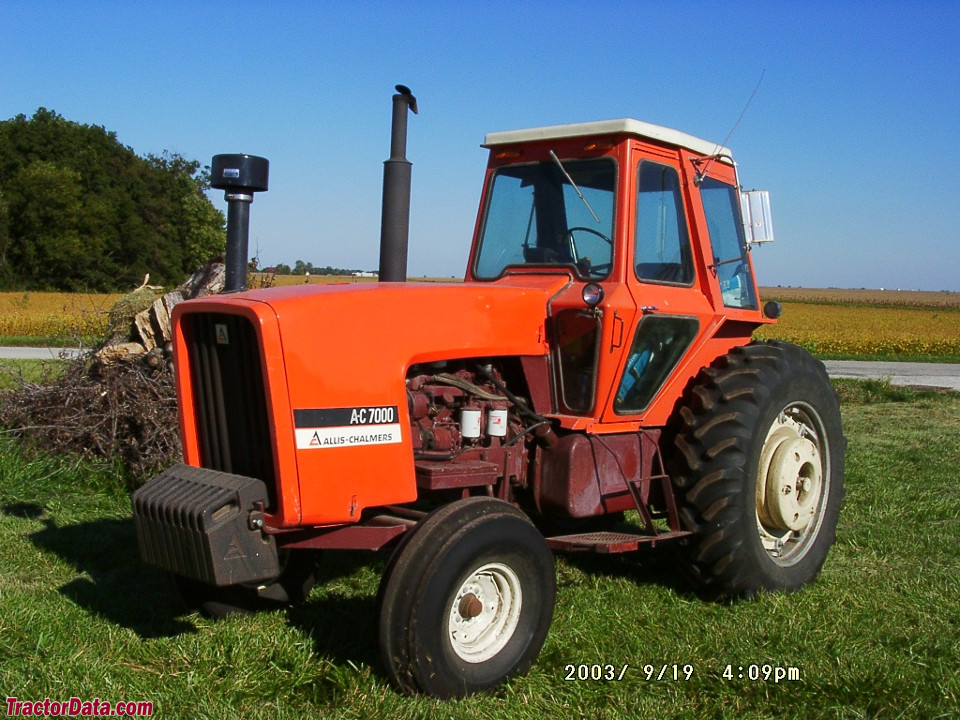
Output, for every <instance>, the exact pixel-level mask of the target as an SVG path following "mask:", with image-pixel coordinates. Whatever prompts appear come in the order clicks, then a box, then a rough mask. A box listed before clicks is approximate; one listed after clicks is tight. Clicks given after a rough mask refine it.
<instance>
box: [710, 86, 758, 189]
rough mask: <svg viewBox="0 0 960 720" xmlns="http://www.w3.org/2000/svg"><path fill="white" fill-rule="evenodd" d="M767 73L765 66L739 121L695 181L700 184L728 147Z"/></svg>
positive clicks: (718, 146) (715, 150) (715, 149)
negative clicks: (722, 150) (723, 150)
mask: <svg viewBox="0 0 960 720" xmlns="http://www.w3.org/2000/svg"><path fill="white" fill-rule="evenodd" d="M766 74H767V69H766V68H764V69H763V70H761V71H760V79H759V80H757V84H756V87H754V88H753V92H752V93H750V97H749V98H747V104H746V105H744V106H743V110H741V111H740V117H738V118H737V121H736V122H735V123H734V124H733V127H732V128H730V132H728V133H727V136H726V137H725V138H724V139H723V142H722V143H720V144H719V145H717V147H716V148H714V150H713V155H712V156H711V157H710V162H708V163H707V165H706V167H705V168H703V170H701V171H700V172H698V173H697V174H696V177H694V182H695V183H696V184H697V185H699V184H700V181H701V180H703V178H705V177H706V175H707V170H709V169H710V166H711V165H712V164H713V161H714V160H716V159H717V158H718V157H720V155H719V153H720V148H722V147H726V146H727V143H728V142H730V137H731V136H732V135H733V132H734V130H736V129H737V126H738V125H739V124H740V121H741V120H743V116H744V115H746V114H747V108H748V107H750V103H752V102H753V98H754V96H755V95H756V94H757V90H759V89H760V83H762V82H763V76H764V75H766Z"/></svg>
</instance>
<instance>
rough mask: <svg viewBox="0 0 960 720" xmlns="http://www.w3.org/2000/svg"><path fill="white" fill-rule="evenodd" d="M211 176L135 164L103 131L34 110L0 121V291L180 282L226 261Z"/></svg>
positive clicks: (174, 159)
mask: <svg viewBox="0 0 960 720" xmlns="http://www.w3.org/2000/svg"><path fill="white" fill-rule="evenodd" d="M208 188H209V182H208V172H207V170H206V168H202V167H201V165H200V163H199V162H197V161H194V160H189V159H187V158H184V157H182V156H180V155H177V154H170V153H164V154H163V155H161V156H159V157H157V156H152V155H148V156H147V157H145V158H141V157H139V156H138V155H137V154H136V153H135V152H134V151H133V150H132V149H131V148H129V147H126V146H124V145H122V144H121V143H120V142H119V141H118V140H117V137H116V134H115V133H112V132H108V131H107V130H105V129H104V128H103V127H98V126H89V125H80V124H77V123H73V122H70V121H68V120H65V119H64V118H62V117H61V116H60V115H58V114H57V113H55V112H53V111H50V110H47V109H46V108H39V109H38V110H37V111H36V113H34V115H33V117H32V118H29V119H28V118H26V117H25V116H24V115H18V116H16V117H15V118H12V119H11V120H8V121H5V122H0V285H2V286H6V287H21V288H40V289H42V288H57V289H79V288H87V289H103V290H107V289H118V288H129V286H130V285H131V284H135V283H139V282H140V281H141V280H142V278H143V275H144V274H145V273H150V276H151V280H152V281H153V282H155V283H158V284H175V283H178V282H180V281H181V280H182V279H183V278H184V277H185V276H186V275H187V274H188V273H190V272H192V271H193V270H194V269H196V267H197V266H198V265H200V264H202V263H203V262H205V261H207V260H209V259H211V258H212V257H214V256H217V255H220V254H222V253H223V249H224V242H225V238H224V224H225V223H224V217H223V213H221V212H220V211H218V210H217V209H216V208H215V207H214V206H213V204H212V203H211V202H210V201H209V199H208V198H207V197H206V195H205V194H204V191H205V190H207V189H208Z"/></svg>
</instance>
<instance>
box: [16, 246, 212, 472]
mask: <svg viewBox="0 0 960 720" xmlns="http://www.w3.org/2000/svg"><path fill="white" fill-rule="evenodd" d="M222 284H223V266H222V265H219V264H214V265H207V266H205V267H204V268H202V269H201V270H198V271H197V272H196V273H194V275H193V276H192V277H191V278H190V279H189V280H187V282H186V283H184V284H183V285H181V286H180V287H179V288H177V289H176V290H174V291H173V292H170V293H166V294H164V295H160V294H159V293H158V291H157V289H156V288H152V287H150V286H148V285H147V284H146V281H145V282H144V284H143V285H142V286H141V287H139V288H137V289H136V290H134V291H133V292H132V293H130V294H128V295H126V296H124V297H123V298H121V300H119V301H118V302H117V304H116V305H115V306H114V308H113V309H112V310H111V311H110V329H109V331H108V337H107V338H106V339H105V340H104V341H103V342H102V343H101V344H100V346H99V348H98V349H97V350H96V351H95V352H93V353H90V354H87V355H81V356H79V357H75V358H73V359H69V360H65V361H64V362H65V364H66V368H65V369H62V371H60V372H58V373H57V372H52V373H51V374H50V376H49V377H47V378H46V379H44V380H43V381H41V382H37V383H33V382H26V381H24V380H23V379H22V378H17V382H16V387H15V389H13V390H9V391H6V392H2V393H0V427H2V428H4V429H5V430H4V432H7V433H13V434H15V435H17V436H19V437H21V438H22V439H24V440H25V441H27V444H28V445H30V446H32V447H34V448H36V449H38V450H42V451H44V452H52V453H69V454H77V455H81V456H84V457H90V458H94V459H98V460H103V461H106V462H108V463H118V464H119V465H120V466H121V467H122V468H123V470H124V473H125V475H126V477H127V478H128V483H129V484H130V485H131V487H137V486H139V485H140V484H142V483H143V482H144V481H145V480H146V479H148V477H149V476H150V474H151V473H152V472H154V471H156V470H159V469H161V468H163V467H166V466H168V465H170V464H171V463H173V462H176V461H177V460H179V458H180V454H181V448H180V437H179V433H178V419H177V402H176V391H175V387H174V374H173V360H172V346H171V332H170V311H171V310H172V309H173V307H174V306H175V305H176V304H177V303H178V302H181V301H183V300H185V299H190V298H193V297H199V296H201V295H206V294H210V293H214V292H218V291H219V290H220V289H221V288H222Z"/></svg>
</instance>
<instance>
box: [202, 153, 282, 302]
mask: <svg viewBox="0 0 960 720" xmlns="http://www.w3.org/2000/svg"><path fill="white" fill-rule="evenodd" d="M269 174H270V162H269V161H268V160H267V159H266V158H262V157H257V156H256V155H238V154H232V155H214V156H213V164H212V165H211V168H210V186H211V187H214V188H217V189H218V190H223V191H225V192H224V195H223V197H224V200H226V201H227V259H226V262H225V265H226V279H225V280H224V284H223V292H225V293H226V292H237V291H239V290H246V289H247V246H248V244H249V241H250V203H252V202H253V194H254V193H255V192H265V191H266V190H267V184H268V183H267V180H268V176H269Z"/></svg>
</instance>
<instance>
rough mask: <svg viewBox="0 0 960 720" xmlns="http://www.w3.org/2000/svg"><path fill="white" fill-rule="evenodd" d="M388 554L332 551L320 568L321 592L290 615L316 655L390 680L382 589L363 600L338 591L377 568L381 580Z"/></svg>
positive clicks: (366, 594) (294, 625)
mask: <svg viewBox="0 0 960 720" xmlns="http://www.w3.org/2000/svg"><path fill="white" fill-rule="evenodd" d="M388 557H389V555H388V554H380V553H373V552H348V551H345V552H337V551H327V552H325V553H324V556H323V560H322V561H321V563H320V568H319V577H318V589H317V590H315V591H314V593H313V594H312V595H311V597H310V599H309V600H308V601H307V602H306V603H304V604H303V605H299V606H296V607H292V608H290V609H289V610H288V611H287V615H288V618H289V622H290V624H291V625H292V626H293V627H295V628H297V629H298V630H300V632H302V633H303V634H304V635H306V636H308V637H309V638H310V639H311V641H312V642H313V648H314V651H315V652H316V653H317V654H319V655H321V656H323V657H327V658H329V659H330V660H331V661H333V662H334V663H336V664H338V665H347V664H350V665H354V666H359V665H367V666H368V667H370V668H371V670H372V671H373V672H374V674H376V675H378V676H379V677H382V678H385V677H386V675H385V674H384V672H383V668H382V666H381V664H380V652H379V638H378V626H379V618H378V615H377V598H376V589H375V588H374V589H373V591H372V592H365V593H363V594H358V593H357V592H353V591H349V592H342V591H338V590H337V589H336V585H337V584H338V581H339V580H341V579H347V578H350V577H351V576H354V575H355V574H357V573H358V572H359V571H361V570H363V569H365V568H368V567H371V568H375V570H376V572H377V575H379V574H380V572H382V570H383V566H384V565H385V564H386V561H387V559H388Z"/></svg>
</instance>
